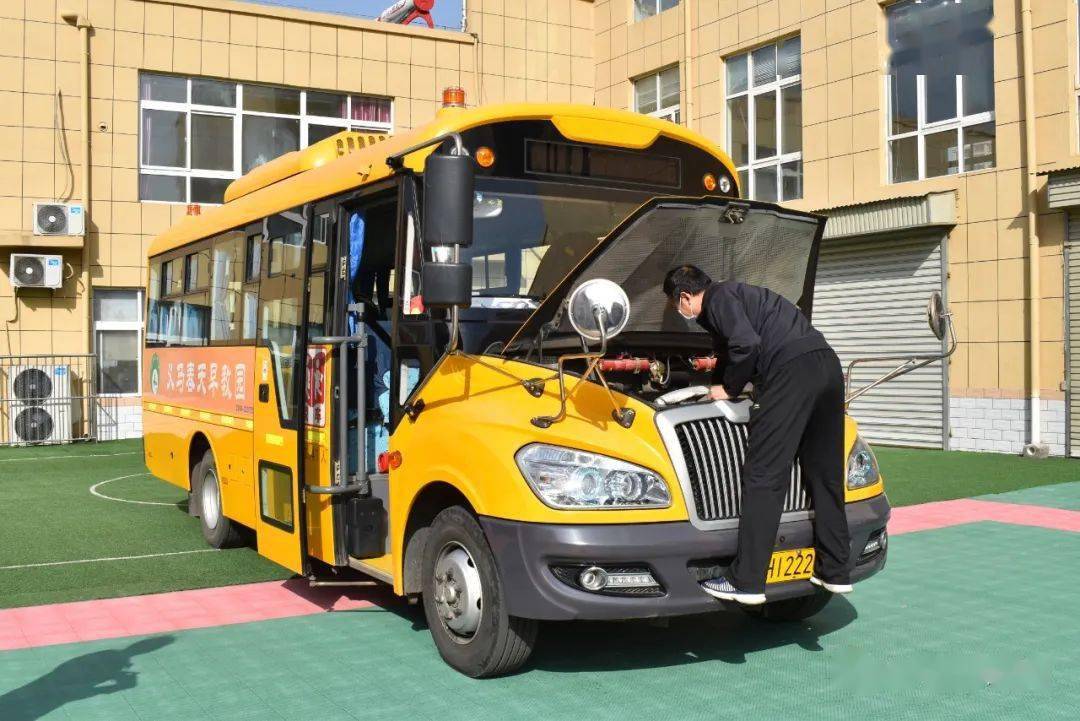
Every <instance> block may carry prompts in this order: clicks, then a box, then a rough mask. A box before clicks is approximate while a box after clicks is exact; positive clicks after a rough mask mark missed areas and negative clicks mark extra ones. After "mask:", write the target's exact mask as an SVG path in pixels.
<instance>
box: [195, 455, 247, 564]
mask: <svg viewBox="0 0 1080 721" xmlns="http://www.w3.org/2000/svg"><path fill="white" fill-rule="evenodd" d="M191 495H192V496H194V497H195V498H197V500H198V504H199V520H200V521H201V522H202V532H203V538H205V539H206V542H207V543H209V544H210V545H211V546H213V547H214V548H229V547H232V546H238V545H240V544H241V543H242V542H243V535H242V534H241V532H240V529H239V528H237V525H236V524H235V523H233V522H232V521H230V520H229V519H228V518H226V517H225V513H224V512H223V511H222V505H221V480H220V477H219V476H218V472H217V464H216V463H214V454H213V453H212V452H211V451H210V450H207V451H206V453H204V454H203V457H202V460H201V461H199V462H198V463H197V464H195V468H194V470H192V472H191Z"/></svg>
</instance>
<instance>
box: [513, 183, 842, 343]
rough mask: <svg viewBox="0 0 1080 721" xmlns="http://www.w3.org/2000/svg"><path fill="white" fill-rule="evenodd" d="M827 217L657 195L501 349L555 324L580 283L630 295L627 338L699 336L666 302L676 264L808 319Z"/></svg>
mask: <svg viewBox="0 0 1080 721" xmlns="http://www.w3.org/2000/svg"><path fill="white" fill-rule="evenodd" d="M824 228H825V218H824V217H823V216H820V215H814V214H812V213H805V212H801V211H795V210H789V209H787V208H782V207H780V206H778V205H774V204H772V203H760V202H754V201H747V200H737V199H731V198H670V197H668V198H654V199H652V200H649V201H647V202H646V203H644V204H643V205H642V206H641V207H639V208H638V209H637V210H635V211H634V212H633V213H631V214H630V215H629V216H627V217H626V219H624V220H623V221H622V222H621V223H619V225H617V226H616V227H615V228H614V229H613V230H612V231H611V232H610V233H609V234H608V235H607V236H606V237H605V238H603V239H602V240H601V241H600V242H599V243H597V245H596V246H595V247H594V248H593V249H592V250H591V251H590V252H589V253H588V255H586V256H585V257H584V258H583V259H582V260H581V262H580V263H578V264H577V266H575V267H574V269H573V270H571V271H570V272H569V273H567V275H566V276H565V277H564V278H563V279H562V280H561V281H560V282H559V284H558V285H556V286H555V288H554V290H552V292H551V293H550V294H549V295H548V296H547V298H545V299H544V301H543V302H542V303H541V304H540V306H539V307H538V308H537V309H536V310H535V311H534V312H533V314H532V315H531V316H530V317H529V318H528V319H527V320H526V321H525V323H523V324H522V326H521V328H519V329H518V331H517V333H516V334H515V335H514V337H513V338H512V339H511V340H510V342H509V343H508V344H507V346H506V347H508V348H509V347H511V346H513V345H514V344H516V343H517V342H518V341H522V340H525V339H529V338H531V337H533V336H535V334H536V333H537V331H538V330H539V329H540V327H541V325H543V324H545V323H551V322H552V321H555V324H554V326H553V327H551V328H550V330H551V331H553V332H554V333H555V334H561V333H572V332H573V331H572V330H571V328H570V324H569V322H568V321H567V320H566V319H565V318H563V317H559V316H560V314H559V312H558V311H559V309H560V307H561V306H562V303H563V300H564V299H565V298H566V297H567V295H569V293H570V291H571V290H572V289H573V288H574V287H575V286H576V285H577V284H578V283H581V282H584V281H586V280H591V279H593V278H607V279H608V280H612V281H614V282H616V283H618V284H619V285H620V286H622V288H623V290H625V291H626V294H627V296H629V298H630V304H631V311H630V322H629V324H628V325H627V327H626V329H625V331H624V333H703V332H704V331H703V330H702V329H701V328H700V327H699V326H698V324H697V323H693V322H687V321H686V320H684V319H683V318H682V317H681V316H680V315H679V314H678V313H676V312H675V311H674V310H673V309H672V308H671V307H670V306H669V304H668V303H667V298H666V297H665V296H664V293H663V281H664V276H665V275H666V274H667V272H668V271H669V270H670V269H671V268H674V267H676V266H678V265H682V264H686V263H689V264H692V265H696V266H698V267H699V268H701V269H702V270H704V271H705V272H706V273H708V274H709V276H710V277H712V278H713V279H714V280H738V281H742V282H744V283H750V284H753V285H760V286H764V287H766V288H769V289H770V290H772V291H774V292H776V293H779V294H780V295H782V296H784V297H785V298H787V299H788V300H790V301H792V302H793V303H795V304H796V305H798V306H799V307H800V308H801V309H802V311H803V312H804V313H805V314H806V315H807V316H810V312H811V308H812V305H813V297H814V276H815V273H816V271H817V258H818V246H819V245H820V242H821V235H822V232H823V231H824Z"/></svg>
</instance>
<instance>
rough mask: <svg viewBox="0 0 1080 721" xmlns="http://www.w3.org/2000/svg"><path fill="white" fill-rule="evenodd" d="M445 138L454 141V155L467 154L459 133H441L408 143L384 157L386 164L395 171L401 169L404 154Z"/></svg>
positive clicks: (403, 164) (436, 143) (434, 143)
mask: <svg viewBox="0 0 1080 721" xmlns="http://www.w3.org/2000/svg"><path fill="white" fill-rule="evenodd" d="M446 140H453V141H454V152H453V154H454V155H467V154H468V152H467V151H466V150H465V143H464V141H463V140H462V139H461V133H443V134H442V135H438V136H436V137H434V138H431V139H429V140H425V141H424V142H422V143H417V144H416V145H410V146H409V147H407V148H405V149H404V150H399V151H398V152H396V153H394V154H393V155H391V156H389V157H387V158H386V164H387V165H389V166H390V167H391V168H392V169H393V170H395V171H398V170H401V169H402V168H404V167H405V156H407V155H410V154H412V153H415V152H416V151H417V150H423V149H424V148H429V147H431V146H432V145H438V144H439V143H442V142H444V141H446Z"/></svg>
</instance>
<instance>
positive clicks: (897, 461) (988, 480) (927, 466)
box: [874, 446, 1080, 506]
mask: <svg viewBox="0 0 1080 721" xmlns="http://www.w3.org/2000/svg"><path fill="white" fill-rule="evenodd" d="M874 454H875V455H876V456H877V459H878V464H879V465H880V467H881V473H882V475H883V476H884V477H885V492H886V493H887V494H888V495H889V501H890V502H891V503H892V504H893V505H894V506H910V505H912V504H915V503H927V502H929V501H944V500H950V499H953V498H970V497H972V496H983V495H986V494H990V493H1004V492H1006V491H1014V490H1017V489H1020V488H1031V487H1034V486H1046V485H1050V484H1052V483H1067V482H1069V481H1078V480H1080V460H1076V459H1070V458H1044V459H1040V460H1034V459H1028V458H1021V457H1020V456H1009V455H1004V454H1001V453H969V452H966V451H931V450H925V449H921V448H920V449H914V448H888V447H883V446H875V447H874Z"/></svg>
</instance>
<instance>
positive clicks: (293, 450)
mask: <svg viewBox="0 0 1080 721" xmlns="http://www.w3.org/2000/svg"><path fill="white" fill-rule="evenodd" d="M304 226H305V223H304V219H303V216H302V215H300V214H299V213H292V212H287V213H281V214H279V215H275V216H271V217H270V218H268V219H267V220H266V232H265V233H264V237H265V241H264V247H265V252H264V253H263V254H262V260H263V263H262V265H263V269H262V278H261V282H260V284H259V305H258V326H259V328H258V348H257V350H256V353H255V384H256V393H255V459H256V463H257V467H256V475H255V478H256V484H255V492H256V499H255V500H256V507H257V509H258V514H257V516H256V520H255V532H256V537H257V542H258V548H259V553H260V554H262V555H264V556H266V557H267V558H269V559H270V560H272V561H274V562H275V563H279V564H281V565H282V566H284V567H286V568H288V569H290V570H292V571H294V572H296V573H304V572H305V563H306V560H307V559H306V555H307V554H306V551H305V547H304V544H303V542H302V539H303V534H304V533H305V528H304V521H305V518H304V514H303V509H302V508H301V503H302V496H301V494H300V482H301V480H302V479H301V478H300V473H299V470H300V469H299V462H298V461H299V443H300V434H299V430H298V429H299V428H300V418H299V413H300V412H301V411H300V404H299V402H298V400H299V399H298V397H299V388H300V381H301V380H302V378H301V376H302V375H303V359H302V357H301V356H300V351H301V349H302V346H303V344H304V339H303V336H302V334H303V331H304V329H303V328H302V319H303V314H302V311H303V309H302V306H303V301H304V293H303V289H304V275H305V274H304V265H305V260H306V258H305V255H306V254H305V253H304V245H303V238H304Z"/></svg>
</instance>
